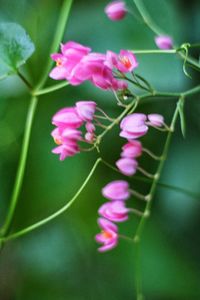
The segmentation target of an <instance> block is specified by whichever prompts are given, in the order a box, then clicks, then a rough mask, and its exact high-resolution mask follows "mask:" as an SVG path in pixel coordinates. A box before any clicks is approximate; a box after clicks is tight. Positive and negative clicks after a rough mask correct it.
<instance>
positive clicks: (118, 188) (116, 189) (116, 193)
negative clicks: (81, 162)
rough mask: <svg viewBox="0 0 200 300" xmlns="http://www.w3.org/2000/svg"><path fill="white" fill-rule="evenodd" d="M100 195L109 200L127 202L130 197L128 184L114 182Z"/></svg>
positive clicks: (122, 181) (119, 181) (118, 181)
mask: <svg viewBox="0 0 200 300" xmlns="http://www.w3.org/2000/svg"><path fill="white" fill-rule="evenodd" d="M102 194H103V196H104V197H105V198H107V199H109V200H127V199H128V198H129V197H130V192H129V184H128V182H126V181H124V180H115V181H112V182H110V183H108V184H107V185H106V186H105V187H104V188H103V189H102Z"/></svg>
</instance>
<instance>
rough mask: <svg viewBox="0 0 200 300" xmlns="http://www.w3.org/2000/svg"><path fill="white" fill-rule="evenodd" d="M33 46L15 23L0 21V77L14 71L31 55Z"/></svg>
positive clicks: (23, 31)
mask: <svg viewBox="0 0 200 300" xmlns="http://www.w3.org/2000/svg"><path fill="white" fill-rule="evenodd" d="M34 50H35V46H34V44H33V42H32V41H31V39H30V37H29V36H28V34H27V33H26V31H25V30H24V29H23V28H22V27H21V26H20V25H19V24H16V23H0V78H4V77H5V76H7V75H9V74H12V73H14V72H16V70H17V69H18V68H19V67H20V66H21V65H23V64H24V63H25V62H26V60H27V59H28V58H29V57H30V56H31V55H32V53H33V52H34Z"/></svg>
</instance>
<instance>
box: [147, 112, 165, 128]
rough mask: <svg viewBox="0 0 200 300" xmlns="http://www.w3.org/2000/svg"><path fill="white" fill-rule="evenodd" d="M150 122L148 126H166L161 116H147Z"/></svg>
mask: <svg viewBox="0 0 200 300" xmlns="http://www.w3.org/2000/svg"><path fill="white" fill-rule="evenodd" d="M147 118H148V120H149V122H148V125H152V126H157V127H162V126H163V125H164V117H163V116H162V115H159V114H150V115H148V116H147Z"/></svg>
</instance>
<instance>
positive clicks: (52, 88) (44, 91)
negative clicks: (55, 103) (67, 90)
mask: <svg viewBox="0 0 200 300" xmlns="http://www.w3.org/2000/svg"><path fill="white" fill-rule="evenodd" d="M67 85H69V82H67V81H64V82H60V83H58V84H55V85H53V86H49V87H46V88H45V89H42V90H39V91H36V92H35V93H34V95H35V96H41V95H45V94H48V93H51V92H54V91H57V90H59V89H62V88H64V87H65V86H67Z"/></svg>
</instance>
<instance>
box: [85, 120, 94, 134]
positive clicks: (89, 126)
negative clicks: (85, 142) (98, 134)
mask: <svg viewBox="0 0 200 300" xmlns="http://www.w3.org/2000/svg"><path fill="white" fill-rule="evenodd" d="M85 128H86V130H87V132H89V133H93V132H94V131H95V126H94V124H93V123H92V122H87V123H86V124H85Z"/></svg>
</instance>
